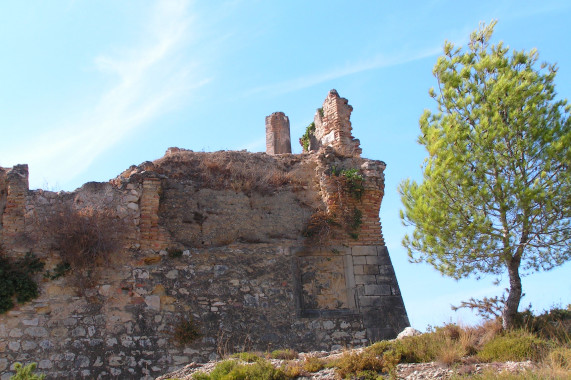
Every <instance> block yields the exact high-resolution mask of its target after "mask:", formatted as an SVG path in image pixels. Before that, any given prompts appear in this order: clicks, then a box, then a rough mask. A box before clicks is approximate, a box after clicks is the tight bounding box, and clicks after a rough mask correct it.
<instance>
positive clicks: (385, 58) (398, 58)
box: [245, 46, 442, 95]
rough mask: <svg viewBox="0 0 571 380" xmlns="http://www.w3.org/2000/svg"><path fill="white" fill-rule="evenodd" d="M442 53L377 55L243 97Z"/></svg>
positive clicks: (280, 91) (295, 88) (430, 50)
mask: <svg viewBox="0 0 571 380" xmlns="http://www.w3.org/2000/svg"><path fill="white" fill-rule="evenodd" d="M441 51H442V48H441V46H438V47H432V48H427V49H422V50H419V51H416V52H409V51H402V52H399V53H397V54H393V55H383V54H379V55H377V56H376V57H373V58H371V59H368V60H365V61H361V62H356V63H353V64H351V65H348V66H345V67H339V68H334V69H331V70H329V71H326V72H323V73H318V74H311V75H307V76H303V77H300V78H295V79H292V80H287V81H283V82H280V83H274V84H271V85H268V86H261V87H256V88H253V89H251V90H249V91H247V92H246V93H245V95H253V94H257V93H271V94H275V95H277V94H285V93H289V92H294V91H298V90H302V89H304V88H309V87H312V86H315V85H317V84H320V83H324V82H327V81H330V80H334V79H338V78H342V77H345V76H347V75H351V74H356V73H360V72H363V71H367V70H374V69H380V68H383V67H390V66H396V65H400V64H403V63H407V62H412V61H416V60H419V59H423V58H427V57H431V56H433V55H436V54H438V53H440V52H441Z"/></svg>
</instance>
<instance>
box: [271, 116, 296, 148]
mask: <svg viewBox="0 0 571 380" xmlns="http://www.w3.org/2000/svg"><path fill="white" fill-rule="evenodd" d="M266 153H267V154H271V155H274V154H282V153H291V138H290V133H289V118H288V117H287V116H286V115H285V114H284V113H283V112H274V113H273V114H271V115H270V116H266Z"/></svg>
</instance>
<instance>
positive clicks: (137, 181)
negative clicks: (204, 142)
mask: <svg viewBox="0 0 571 380" xmlns="http://www.w3.org/2000/svg"><path fill="white" fill-rule="evenodd" d="M351 111H352V107H351V106H350V105H348V102H347V100H346V99H343V98H341V97H339V95H338V94H337V92H336V91H335V90H332V91H331V92H330V93H329V94H328V96H327V98H326V99H325V102H324V104H323V108H322V109H319V110H318V111H317V112H316V114H315V118H314V126H315V128H314V130H313V131H312V133H311V136H310V143H309V144H308V146H307V148H308V149H307V150H306V151H304V153H302V154H291V139H290V135H289V119H288V118H287V116H285V115H284V114H283V113H281V112H277V113H274V114H272V115H270V116H268V117H267V118H266V153H249V152H245V151H241V152H233V151H221V152H213V153H202V152H193V151H190V150H185V149H180V148H169V149H168V150H167V152H166V154H165V156H164V157H162V158H160V159H158V160H155V161H153V162H144V163H142V164H141V165H138V166H131V167H130V168H129V169H127V170H126V171H125V172H123V173H122V174H120V175H119V176H118V177H117V178H114V179H112V180H111V181H109V182H107V183H95V182H91V183H87V184H85V185H84V186H82V187H81V188H79V189H77V190H75V191H73V192H59V193H55V192H50V191H45V190H29V186H28V167H27V165H17V166H14V167H13V168H0V242H1V243H2V247H3V251H4V253H5V255H7V256H9V257H11V258H18V257H22V256H23V255H25V254H26V253H29V252H32V253H34V254H35V255H36V257H38V258H40V259H41V260H42V261H43V262H44V263H45V268H46V270H50V269H51V270H53V269H54V268H55V267H56V266H57V264H58V263H61V261H62V259H61V257H62V256H61V254H60V252H58V251H57V248H54V245H53V242H52V241H51V240H50V236H49V233H47V232H46V231H49V223H50V217H51V216H53V215H54V214H55V213H57V212H59V211H58V210H61V209H62V207H64V206H65V207H68V209H72V210H77V211H78V212H79V211H81V210H87V209H94V210H106V211H108V212H110V213H112V215H113V216H114V218H115V219H116V220H117V221H118V222H120V223H121V225H122V226H123V228H124V231H123V233H122V234H121V235H120V236H119V237H117V238H116V239H118V241H117V242H118V244H119V248H118V249H116V251H115V252H113V254H112V255H111V257H110V258H109V262H108V263H107V264H101V263H94V264H93V266H92V267H89V268H83V269H72V272H71V273H68V274H66V275H64V276H62V277H60V278H57V279H51V280H49V279H45V278H44V279H42V278H41V274H40V275H37V276H38V280H39V281H40V294H39V296H38V297H37V298H36V299H34V300H32V301H30V302H27V303H24V304H19V305H17V306H16V307H15V308H14V309H12V310H11V311H9V312H7V313H5V314H3V315H0V353H1V355H0V376H1V379H5V378H8V377H9V376H10V374H12V373H13V363H14V362H22V363H29V362H37V363H38V367H39V370H40V371H41V372H42V373H45V374H47V376H48V378H122V379H128V378H133V379H139V378H144V379H151V378H155V377H156V376H158V375H160V374H162V373H165V372H166V371H172V370H175V369H178V368H180V367H182V366H184V365H185V364H188V363H189V362H192V361H195V362H203V361H207V360H211V359H215V358H218V357H220V356H222V355H226V354H230V353H233V352H236V351H240V350H258V351H267V350H274V349H280V348H291V349H295V350H298V351H308V350H331V349H336V348H342V347H355V346H362V345H365V344H367V343H371V342H374V341H377V340H380V339H386V338H394V337H396V335H397V333H398V332H400V331H401V330H402V329H403V328H405V327H407V326H409V322H408V318H407V314H406V310H405V307H404V303H403V300H402V297H401V295H400V291H399V287H398V283H397V280H396V277H395V272H394V270H393V266H392V264H391V260H390V257H389V254H388V251H387V247H386V245H385V242H384V239H383V236H382V233H381V224H380V220H379V209H380V205H381V201H382V198H383V195H384V169H385V163H384V162H382V161H374V160H368V159H364V158H361V157H360V155H361V149H360V147H359V140H356V139H354V138H353V136H352V132H351V130H352V128H351V122H350V119H349V118H350V114H351ZM348 173H350V174H348ZM78 276H80V277H81V276H83V277H92V278H93V282H92V284H91V285H90V286H88V287H84V288H79V287H78V286H77V283H76V282H75V281H74V280H73V279H74V278H77V277H78ZM181 321H187V322H188V323H192V324H193V328H195V329H196V332H197V333H198V337H197V338H196V339H195V340H193V341H191V342H186V343H185V344H180V342H179V341H177V339H176V336H175V335H176V333H175V331H176V327H177V325H178V324H180V323H181Z"/></svg>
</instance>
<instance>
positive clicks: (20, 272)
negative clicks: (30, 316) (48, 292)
mask: <svg viewBox="0 0 571 380" xmlns="http://www.w3.org/2000/svg"><path fill="white" fill-rule="evenodd" d="M43 267H44V263H42V262H41V261H40V260H39V259H37V258H36V257H35V256H34V255H33V254H31V253H27V254H26V256H25V257H24V258H21V259H19V260H10V259H8V258H7V257H5V255H4V254H3V252H1V251H0V314H3V313H5V312H7V311H9V310H10V309H12V308H13V307H14V305H15V303H14V301H16V302H17V303H24V302H28V301H30V300H32V299H34V298H36V297H37V296H38V284H37V283H36V281H35V280H34V279H33V277H32V276H33V274H35V273H37V272H39V271H41V270H42V269H43Z"/></svg>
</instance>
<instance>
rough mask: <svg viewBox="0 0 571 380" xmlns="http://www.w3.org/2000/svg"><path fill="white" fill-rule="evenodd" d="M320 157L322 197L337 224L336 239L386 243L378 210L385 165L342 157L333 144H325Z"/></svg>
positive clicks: (380, 162)
mask: <svg viewBox="0 0 571 380" xmlns="http://www.w3.org/2000/svg"><path fill="white" fill-rule="evenodd" d="M318 160H319V164H318V169H317V172H318V176H319V185H320V190H321V196H322V197H323V201H324V203H325V206H326V208H327V209H326V211H327V214H328V215H330V216H331V217H332V218H333V219H335V222H336V223H335V224H334V225H335V226H337V231H336V234H335V237H334V240H335V241H336V242H338V243H341V244H345V245H368V244H370V245H385V241H384V239H383V235H382V231H381V222H380V218H379V211H380V208H381V202H382V200H383V196H384V188H385V177H384V173H383V171H384V169H385V167H386V164H385V163H384V162H382V161H373V160H367V159H361V158H357V157H354V158H343V157H341V156H339V155H337V154H336V152H335V150H334V148H332V147H325V149H324V150H323V151H321V154H320V155H319V156H318Z"/></svg>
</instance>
